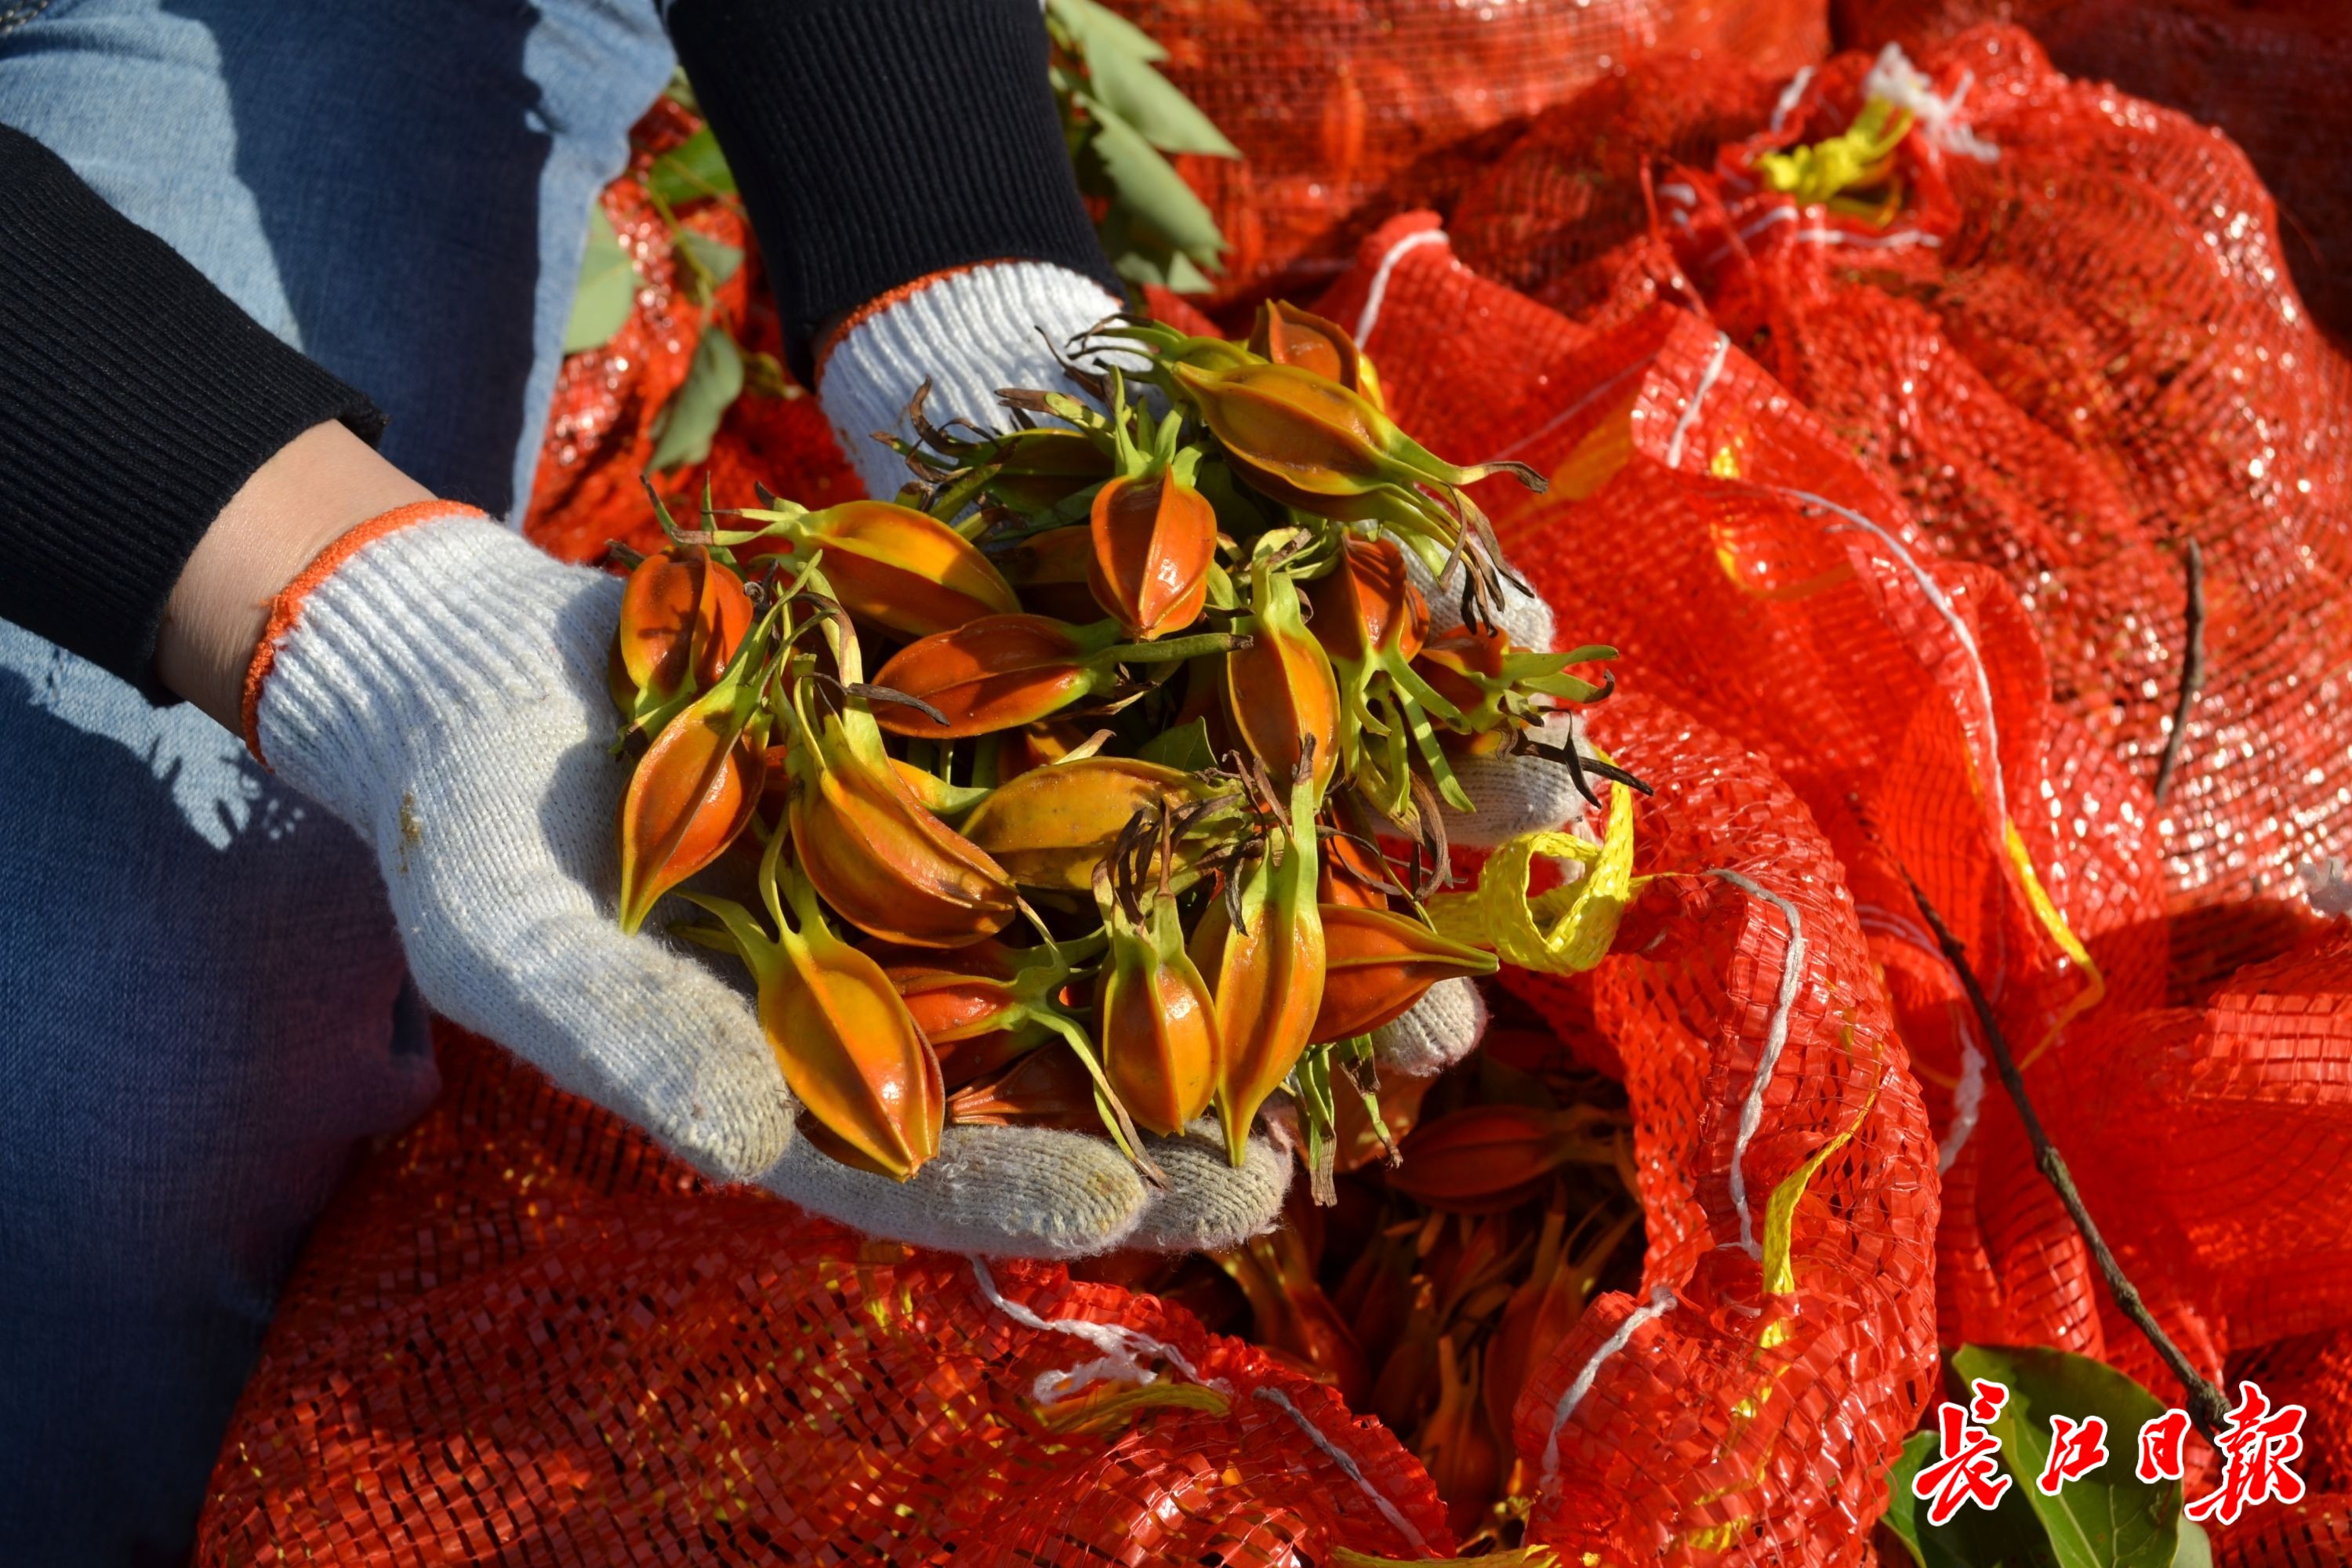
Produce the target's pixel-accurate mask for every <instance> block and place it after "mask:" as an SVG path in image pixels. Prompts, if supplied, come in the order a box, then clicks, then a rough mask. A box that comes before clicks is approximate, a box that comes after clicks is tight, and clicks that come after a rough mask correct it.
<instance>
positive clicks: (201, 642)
mask: <svg viewBox="0 0 2352 1568" xmlns="http://www.w3.org/2000/svg"><path fill="white" fill-rule="evenodd" d="M432 499H433V498H432V492H431V491H429V490H427V489H425V487H424V486H422V485H420V484H418V483H417V482H416V481H415V480H414V479H410V478H409V477H408V476H407V475H406V474H404V473H402V472H401V471H400V470H399V469H398V468H394V466H393V465H392V463H391V462H390V461H388V460H387V459H385V458H383V456H382V455H381V454H379V453H378V452H377V451H376V450H375V449H374V448H373V447H370V446H369V445H368V444H367V443H366V442H364V441H362V440H361V439H360V438H359V437H357V436H354V435H352V433H351V432H350V431H349V430H347V429H345V428H343V426H341V425H338V424H333V423H328V424H324V425H317V426H312V427H311V428H310V429H309V430H306V431H304V432H303V433H302V434H301V435H299V436H298V437H295V438H294V439H293V440H291V441H289V442H288V443H287V444H286V445H285V446H284V447H281V448H280V449H279V450H278V452H277V454H276V455H275V456H273V457H272V458H270V459H269V460H268V462H266V463H264V464H263V465H262V466H261V467H260V468H258V469H257V470H255V472H254V475H253V477H252V478H251V479H247V481H246V482H245V485H244V488H243V489H239V490H238V491H237V492H236V495H235V496H234V497H232V498H231V499H230V500H229V503H228V505H227V506H226V507H224V508H222V509H221V514H220V516H219V518H218V519H217V520H215V521H214V523H213V526H212V527H211V529H210V530H209V531H206V532H205V536H204V538H203V539H202V540H201V541H199V542H197V545H196V549H195V553H194V554H193V555H191V556H189V557H188V563H187V565H186V566H185V567H184V568H183V569H182V571H181V573H180V579H179V581H178V582H177V583H176V584H173V588H172V596H171V599H170V601H169V602H168V603H167V604H166V605H164V609H163V625H162V626H161V628H160V630H159V633H158V636H157V638H156V644H155V674H156V677H157V679H160V680H161V681H162V682H163V685H164V686H165V687H166V688H168V689H171V690H172V691H173V692H175V693H176V694H178V695H179V696H181V697H184V698H186V699H187V700H189V701H190V702H193V703H194V704H195V705H196V706H197V707H199V708H201V709H203V710H205V712H206V713H208V714H210V715H212V717H213V718H214V719H215V720H216V721H219V722H220V723H221V724H222V725H223V726H225V727H226V728H227V729H229V730H231V731H235V730H236V729H238V727H239V719H238V707H239V700H240V693H241V690H242V688H243V685H244V680H245V673H246V668H247V666H248V665H249V664H250V663H251V662H252V659H253V652H254V647H255V646H256V645H257V643H259V642H260V640H261V635H262V630H263V628H264V627H265V626H267V625H268V617H269V604H270V601H271V600H272V599H273V598H275V597H276V596H277V595H278V590H279V589H281V588H283V587H285V586H286V585H287V584H289V583H290V582H292V581H293V580H294V578H295V577H296V575H298V574H299V573H300V572H301V570H302V568H303V567H305V566H307V565H309V564H310V562H311V561H312V560H313V559H314V558H316V557H317V555H318V554H319V552H320V551H322V550H324V549H325V548H326V547H327V546H328V545H329V544H331V543H332V542H334V541H335V540H337V539H338V538H340V537H341V536H342V535H343V534H344V533H346V532H348V531H350V530H352V529H353V528H356V527H358V526H359V525H360V524H361V523H362V522H365V521H367V520H368V519H370V518H372V517H375V516H377V515H379V514H380V513H383V512H386V511H390V510H393V509H394V507H399V506H405V505H407V504H409V503H410V502H412V501H420V500H432Z"/></svg>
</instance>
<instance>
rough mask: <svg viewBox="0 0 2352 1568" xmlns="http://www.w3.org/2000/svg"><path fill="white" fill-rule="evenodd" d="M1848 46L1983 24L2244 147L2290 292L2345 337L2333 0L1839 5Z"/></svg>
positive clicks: (2338, 58)
mask: <svg viewBox="0 0 2352 1568" xmlns="http://www.w3.org/2000/svg"><path fill="white" fill-rule="evenodd" d="M1831 16H1832V22H1833V23H1834V25H1835V26H1836V29H1837V37H1838V41H1839V43H1840V44H1841V45H1843V47H1847V48H1859V49H1865V50H1872V51H1875V50H1876V49H1878V48H1879V47H1882V46H1883V45H1885V44H1889V43H1896V44H1900V45H1902V46H1903V47H1905V48H1906V49H1909V50H1911V51H1912V52H1913V53H1915V54H1916V53H1918V52H1920V51H1922V50H1925V49H1927V48H1929V47H1932V46H1934V45H1937V44H1940V43H1943V42H1945V41H1946V40H1948V39H1950V38H1952V37H1957V36H1958V34H1960V33H1962V32H1965V31H1966V30H1967V29H1968V28H1969V27H1971V26H1975V25H1977V24H1978V23H1980V22H2009V23H2013V24H2014V25H2016V26H2021V27H2023V28H2025V29H2027V30H2028V31H2029V32H2031V33H2032V35H2033V36H2034V37H2035V38H2036V39H2038V40H2039V41H2040V42H2041V44H2042V47H2043V48H2045V49H2047V50H2048V51H2049V53H2050V58H2051V59H2052V61H2053V63H2054V64H2056V66H2057V67H2058V68H2059V69H2061V70H2063V71H2064V72H2065V73H2066V74H2067V75H2069V76H2075V77H2082V78H2084V79H2088V80H2092V81H2111V82H2113V83H2115V84H2116V86H2117V87H2119V88H2121V89H2124V90H2125V91H2126V92H2128V93H2130V94H2131V95H2132V96H2133V97H2135V98H2141V99H2146V100H2148V101H2149V102H2151V103H2160V104H2163V105H2165V106H2166V107H2167V108H2168V109H2177V110H2180V111H2181V112H2182V113H2184V114H2186V115H2188V116H2189V118H2190V119H2192V120H2194V121H2198V122H2199V123H2200V124H2203V125H2210V126H2212V127H2213V128H2214V129H2215V130H2217V131H2220V132H2223V133H2224V134H2226V135H2227V136H2228V137H2229V138H2230V139H2231V141H2233V142H2236V143H2237V144H2238V145H2239V146H2240V147H2242V148H2243V149H2244V150H2245V153H2246V156H2247V157H2248V158H2250V159H2252V161H2253V165H2254V168H2255V169H2256V170H2257V171H2258V172H2259V173H2260V174H2261V175H2262V177H2263V184H2264V185H2265V186H2266V187H2267V188H2268V189H2269V191H2270V193H2271V195H2272V196H2273V199H2274V200H2275V201H2276V202H2277V204H2278V207H2279V211H2280V215H2281V220H2282V221H2281V225H2280V226H2281V228H2282V230H2283V231H2284V247H2283V248H2284V254H2285V258H2286V261H2287V264H2288V266H2289V267H2290V268H2292V269H2293V270H2294V281H2295V287H2296V288H2297V289H2299V290H2300V291H2301V292H2302V294H2303V297H2304V300H2305V302H2306V303H2307V304H2309V305H2310V307H2311V310H2312V312H2313V313H2314V314H2315V315H2316V316H2317V317H2318V318H2319V320H2320V321H2321V322H2322V323H2323V324H2324V325H2326V327H2327V328H2328V330H2329V331H2333V332H2335V333H2336V335H2337V337H2338V338H2339V339H2340V338H2342V337H2344V336H2345V335H2346V334H2347V332H2352V187H2347V184H2346V182H2345V180H2344V176H2343V169H2342V163H2341V160H2340V159H2339V158H2338V156H2337V149H2339V148H2341V147H2342V146H2343V145H2344V144H2345V142H2346V139H2347V134H2352V115H2347V108H2346V104H2345V100H2344V95H2343V94H2342V93H2341V92H2340V91H2339V90H2337V89H2338V84H2340V83H2341V82H2342V81H2343V80H2344V79H2345V76H2346V73H2347V71H2352V29H2347V27H2346V26H2345V25H2344V22H2345V17H2344V8H2343V6H2342V5H2338V4H2337V3H2336V0H2154V3H2151V0H1836V4H1835V5H1832V12H1831Z"/></svg>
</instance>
